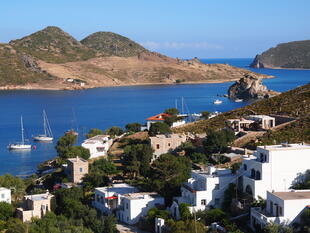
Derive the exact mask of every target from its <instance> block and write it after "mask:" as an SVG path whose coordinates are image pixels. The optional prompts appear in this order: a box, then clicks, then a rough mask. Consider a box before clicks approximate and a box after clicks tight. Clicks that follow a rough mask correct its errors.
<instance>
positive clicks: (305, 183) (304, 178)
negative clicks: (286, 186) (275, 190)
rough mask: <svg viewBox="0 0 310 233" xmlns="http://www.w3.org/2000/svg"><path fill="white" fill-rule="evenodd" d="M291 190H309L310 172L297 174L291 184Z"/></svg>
mask: <svg viewBox="0 0 310 233" xmlns="http://www.w3.org/2000/svg"><path fill="white" fill-rule="evenodd" d="M292 188H293V189H310V170H307V171H306V172H305V173H302V174H299V175H298V176H297V178H296V179H295V181H294V182H293V186H292Z"/></svg>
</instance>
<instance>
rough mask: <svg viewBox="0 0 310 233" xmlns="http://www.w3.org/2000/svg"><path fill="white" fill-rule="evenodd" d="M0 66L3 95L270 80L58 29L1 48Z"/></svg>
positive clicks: (111, 36)
mask: <svg viewBox="0 0 310 233" xmlns="http://www.w3.org/2000/svg"><path fill="white" fill-rule="evenodd" d="M0 61H2V62H1V64H0V89H24V88H25V89H55V90H59V89H81V88H94V87H102V86H119V85H141V84H175V83H207V82H226V81H233V80H238V79H240V77H242V76H243V75H244V74H246V73H250V74H251V75H252V76H255V77H261V78H268V77H269V76H266V75H260V74H256V73H254V72H249V71H247V70H244V69H239V68H236V67H232V66H229V65H224V64H212V65H211V64H203V63H201V62H200V61H199V60H198V59H193V60H186V61H184V60H179V59H174V58H171V57H168V56H165V55H162V54H159V53H155V52H150V51H148V50H147V49H145V48H143V47H142V46H140V45H139V44H137V43H135V42H133V41H132V40H130V39H128V38H126V37H123V36H120V35H117V34H115V33H111V32H98V33H94V34H92V35H90V36H88V37H86V38H85V39H83V40H82V41H81V42H80V41H77V40H76V39H75V38H73V37H72V36H71V35H69V34H68V33H66V32H64V31H62V30H61V29H60V28H57V27H47V28H45V29H43V30H41V31H38V32H35V33H33V34H31V35H29V36H26V37H23V38H21V39H18V40H13V41H10V42H9V44H1V46H0Z"/></svg>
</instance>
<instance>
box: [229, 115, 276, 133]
mask: <svg viewBox="0 0 310 233" xmlns="http://www.w3.org/2000/svg"><path fill="white" fill-rule="evenodd" d="M225 123H226V125H227V126H228V127H229V128H231V129H232V130H234V131H235V132H237V133H238V132H243V131H248V130H251V129H252V128H255V127H254V124H255V123H256V125H257V126H256V128H257V127H258V128H259V129H262V130H268V129H271V128H273V127H275V126H276V120H275V118H274V117H271V116H267V115H249V116H246V117H244V118H237V119H229V120H227V121H226V122H225Z"/></svg>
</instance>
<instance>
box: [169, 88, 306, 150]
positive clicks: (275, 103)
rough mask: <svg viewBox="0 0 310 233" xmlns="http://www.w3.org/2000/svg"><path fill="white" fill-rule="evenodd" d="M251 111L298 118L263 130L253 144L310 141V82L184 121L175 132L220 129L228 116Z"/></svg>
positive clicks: (236, 116) (242, 114) (200, 131)
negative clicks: (191, 120)
mask: <svg viewBox="0 0 310 233" xmlns="http://www.w3.org/2000/svg"><path fill="white" fill-rule="evenodd" d="M250 114H267V115H268V114H276V115H283V116H290V117H296V118H297V121H296V122H294V123H292V124H291V125H288V126H286V127H285V128H281V129H279V130H276V131H270V132H269V131H268V132H266V134H264V135H263V136H262V137H260V138H258V139H257V141H255V142H254V143H253V144H254V145H260V144H274V143H281V142H290V143H295V142H296V143H297V142H307V143H310V84H307V85H304V86H301V87H298V88H296V89H293V90H291V91H288V92H284V93H281V94H280V95H278V96H274V97H272V98H269V99H262V100H259V101H257V102H255V103H253V104H250V105H247V106H245V107H242V108H239V109H235V110H232V111H229V112H225V113H222V114H219V115H218V116H216V117H214V118H211V119H208V120H201V121H197V122H193V123H189V124H186V125H184V126H181V127H178V128H176V129H175V130H174V131H175V132H178V133H181V132H186V133H187V132H190V133H205V132H207V130H208V129H214V130H218V129H221V128H223V127H224V126H225V120H227V119H235V118H242V117H244V116H247V115H250ZM252 146H253V145H252Z"/></svg>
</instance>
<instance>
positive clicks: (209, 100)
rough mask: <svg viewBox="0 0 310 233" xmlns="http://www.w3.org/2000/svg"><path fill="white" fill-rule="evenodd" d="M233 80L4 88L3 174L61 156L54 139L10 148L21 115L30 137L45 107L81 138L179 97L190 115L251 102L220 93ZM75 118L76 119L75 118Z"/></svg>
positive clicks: (283, 85) (0, 122) (60, 128)
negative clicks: (73, 88)
mask: <svg viewBox="0 0 310 233" xmlns="http://www.w3.org/2000/svg"><path fill="white" fill-rule="evenodd" d="M203 62H206V63H228V64H231V65H235V66H238V67H242V68H246V69H249V68H248V67H247V66H248V64H249V63H250V62H251V59H203ZM251 70H253V71H256V72H260V73H264V74H269V75H274V76H276V78H274V79H268V80H264V83H265V84H266V85H267V86H268V87H269V88H270V89H273V90H275V91H287V90H290V89H293V88H295V87H297V86H300V85H303V84H306V83H308V82H310V71H309V70H306V71H305V70H270V69H251ZM231 84H232V83H231V82H229V83H220V84H194V85H155V86H135V87H109V88H97V89H90V90H81V91H0V109H1V114H0V161H1V165H2V166H1V167H0V174H4V173H11V174H14V175H27V174H31V173H33V172H35V170H36V167H37V165H38V164H39V163H40V162H42V161H45V160H47V159H50V158H53V157H55V155H56V154H55V150H54V144H55V142H56V140H55V142H54V143H33V144H34V145H36V147H37V149H36V150H32V151H30V152H17V151H16V152H13V151H8V150H7V149H6V147H7V145H8V144H9V143H12V142H15V141H16V140H19V138H20V125H19V121H20V115H21V114H22V115H23V118H24V125H25V130H26V136H27V137H28V138H31V136H32V135H35V134H38V133H42V130H43V129H42V124H43V123H42V121H43V120H42V110H43V109H45V110H46V112H47V115H48V118H49V121H50V125H51V128H52V130H53V133H54V136H55V137H56V138H58V137H60V136H62V135H63V134H64V132H65V131H66V130H68V129H69V128H71V127H76V125H77V126H78V128H79V133H80V138H79V141H80V142H81V141H82V140H83V137H84V136H83V135H85V133H87V132H88V130H89V129H90V128H94V127H96V128H101V129H105V128H108V127H111V126H114V125H118V126H121V127H123V126H124V125H126V124H127V123H130V122H140V123H144V120H145V118H147V117H149V116H152V115H154V114H157V113H159V112H161V111H163V110H164V109H166V108H170V107H174V106H175V100H176V99H177V100H178V103H180V102H181V97H182V96H183V97H184V102H185V111H186V112H190V113H194V112H196V113H198V112H201V111H204V110H207V111H221V112H223V111H228V110H231V109H234V108H238V107H241V106H244V105H246V104H248V103H235V102H232V101H230V100H228V99H226V98H221V97H218V96H217V95H223V94H225V93H226V92H227V89H228V87H229V86H230V85H231ZM218 98H219V99H222V100H223V104H221V105H214V104H213V101H214V100H215V99H218ZM179 108H181V107H180V105H179ZM73 112H74V114H73ZM73 115H75V117H74V116H73ZM74 118H76V121H73V119H74Z"/></svg>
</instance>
